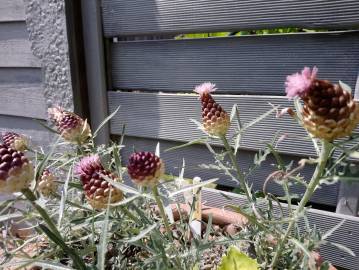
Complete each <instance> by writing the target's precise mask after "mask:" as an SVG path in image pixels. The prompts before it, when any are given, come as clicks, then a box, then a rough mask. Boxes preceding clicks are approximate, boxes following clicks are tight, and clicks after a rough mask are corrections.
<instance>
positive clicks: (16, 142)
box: [1, 132, 29, 151]
mask: <svg viewBox="0 0 359 270" xmlns="http://www.w3.org/2000/svg"><path fill="white" fill-rule="evenodd" d="M1 139H2V141H3V143H4V144H5V145H7V146H8V147H11V148H13V149H15V150H17V151H25V150H26V149H27V148H28V145H29V140H28V138H27V137H26V136H24V135H20V134H17V133H15V132H4V133H2V134H1Z"/></svg>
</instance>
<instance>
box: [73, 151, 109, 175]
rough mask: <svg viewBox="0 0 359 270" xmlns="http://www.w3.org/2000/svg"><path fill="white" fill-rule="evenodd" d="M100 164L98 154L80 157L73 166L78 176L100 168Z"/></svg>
mask: <svg viewBox="0 0 359 270" xmlns="http://www.w3.org/2000/svg"><path fill="white" fill-rule="evenodd" d="M102 169H103V167H102V164H101V161H100V157H99V156H98V155H91V156H87V157H84V158H82V159H81V160H80V161H79V162H78V163H77V164H76V166H75V174H77V175H79V176H86V175H91V174H92V173H93V172H94V171H99V170H102Z"/></svg>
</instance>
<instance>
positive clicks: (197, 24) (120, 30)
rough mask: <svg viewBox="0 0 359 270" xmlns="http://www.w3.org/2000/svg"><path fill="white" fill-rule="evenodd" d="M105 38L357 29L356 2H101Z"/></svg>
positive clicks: (223, 0)
mask: <svg viewBox="0 0 359 270" xmlns="http://www.w3.org/2000/svg"><path fill="white" fill-rule="evenodd" d="M102 6H103V21H104V29H105V35H106V36H107V37H109V36H116V35H139V34H154V33H189V32H191V33H194V32H216V31H231V30H234V31H236V30H237V31H238V30H246V29H268V28H276V27H289V26H290V27H300V28H308V29H314V28H324V29H343V28H352V27H356V26H358V25H359V20H358V16H357V14H358V13H359V3H358V1H356V0H342V1H339V0H336V1H326V0H318V1H308V0H306V1H299V0H294V1H286V0H274V1H264V0H242V1H236V0H222V1H211V0H197V1H193V0H176V1H166V0H132V1H126V0H102Z"/></svg>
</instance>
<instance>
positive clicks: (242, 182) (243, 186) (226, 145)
mask: <svg viewBox="0 0 359 270" xmlns="http://www.w3.org/2000/svg"><path fill="white" fill-rule="evenodd" d="M220 138H221V140H222V142H223V145H224V148H225V149H226V150H227V152H228V155H229V158H230V159H231V162H232V164H233V166H234V168H235V169H236V172H237V177H238V179H239V185H240V187H241V189H242V190H243V191H244V192H245V193H246V196H247V199H248V201H249V202H252V196H251V193H250V191H249V190H248V187H247V184H246V181H245V177H244V175H243V173H242V172H241V169H240V168H239V166H238V163H237V159H236V157H235V155H234V153H233V151H232V148H231V146H230V145H229V143H228V141H227V138H226V136H225V135H223V136H220Z"/></svg>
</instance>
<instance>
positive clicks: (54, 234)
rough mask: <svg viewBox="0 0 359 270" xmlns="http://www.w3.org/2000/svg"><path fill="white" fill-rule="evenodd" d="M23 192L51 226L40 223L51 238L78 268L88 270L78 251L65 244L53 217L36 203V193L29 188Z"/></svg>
mask: <svg viewBox="0 0 359 270" xmlns="http://www.w3.org/2000/svg"><path fill="white" fill-rule="evenodd" d="M21 192H22V194H23V195H24V196H25V197H26V199H28V201H29V202H30V203H31V205H32V206H33V207H34V208H35V209H36V211H37V212H38V213H39V214H40V216H41V217H42V218H43V220H44V221H45V223H46V224H47V226H49V228H50V229H48V228H47V227H46V226H44V225H43V224H40V225H39V226H40V228H41V230H42V231H43V232H44V233H45V234H46V235H47V236H48V237H49V239H51V240H52V241H54V242H55V244H57V245H59V246H60V247H61V248H62V250H63V251H64V252H65V253H67V254H68V255H69V256H70V257H71V258H72V259H73V261H74V264H75V265H76V266H77V268H78V269H80V270H86V265H85V263H84V262H83V260H82V259H81V258H80V257H79V256H78V255H77V253H76V252H75V251H74V250H73V249H71V248H70V247H68V246H67V245H66V244H65V241H64V240H63V238H62V236H61V234H60V232H59V231H58V229H57V227H56V225H55V223H54V222H53V221H52V219H51V217H50V216H49V215H48V214H47V212H46V211H45V210H44V209H43V208H42V207H41V206H40V205H38V204H37V203H36V196H35V195H34V193H33V192H32V191H31V190H30V189H29V188H25V189H23V190H22V191H21Z"/></svg>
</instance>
